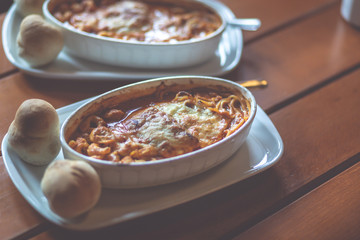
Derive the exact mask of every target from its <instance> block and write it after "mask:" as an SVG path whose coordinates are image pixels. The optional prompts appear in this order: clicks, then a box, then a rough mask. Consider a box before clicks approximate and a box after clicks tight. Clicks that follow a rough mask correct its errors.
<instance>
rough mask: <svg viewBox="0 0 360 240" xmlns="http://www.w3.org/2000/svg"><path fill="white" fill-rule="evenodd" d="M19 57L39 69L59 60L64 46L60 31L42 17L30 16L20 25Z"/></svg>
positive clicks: (18, 39)
mask: <svg viewBox="0 0 360 240" xmlns="http://www.w3.org/2000/svg"><path fill="white" fill-rule="evenodd" d="M17 45H18V50H19V56H20V57H22V58H23V59H24V60H25V61H27V62H28V63H29V65H30V66H32V67H39V66H43V65H46V64H48V63H50V62H52V61H53V60H54V59H56V58H57V56H58V55H59V53H60V51H61V50H62V48H63V46H64V39H63V35H62V32H61V30H60V29H58V28H57V27H55V26H53V25H51V24H50V23H48V22H46V21H45V20H44V19H43V17H41V16H40V15H29V16H27V17H26V18H24V19H23V20H22V22H21V24H20V31H19V33H18V36H17Z"/></svg>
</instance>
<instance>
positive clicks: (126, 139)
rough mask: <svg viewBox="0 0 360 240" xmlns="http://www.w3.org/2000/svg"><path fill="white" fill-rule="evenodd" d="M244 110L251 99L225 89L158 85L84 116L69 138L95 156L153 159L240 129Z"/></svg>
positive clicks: (200, 145)
mask: <svg viewBox="0 0 360 240" xmlns="http://www.w3.org/2000/svg"><path fill="white" fill-rule="evenodd" d="M249 114H250V102H249V101H248V100H247V99H246V98H245V97H244V96H242V95H240V94H238V93H237V94H234V93H231V92H229V91H226V90H225V89H224V90H220V89H210V88H203V87H201V88H200V87H199V88H193V89H189V90H186V91H164V89H162V90H160V91H156V93H154V94H151V95H149V96H144V97H141V98H138V99H135V100H129V101H126V102H122V103H120V104H116V105H114V106H113V107H109V108H107V109H104V110H101V111H98V112H97V113H95V114H91V115H90V116H87V117H86V118H84V119H83V120H82V121H81V123H80V124H79V126H78V127H77V129H76V130H75V132H74V134H72V136H71V137H70V140H69V141H68V144H69V146H70V147H71V148H73V149H74V150H75V151H77V152H79V153H81V154H85V155H87V156H90V157H93V158H96V159H102V160H107V161H113V162H121V163H132V162H143V161H154V160H158V159H164V158H169V157H174V156H178V155H181V154H185V153H189V152H192V151H195V150H198V149H201V148H204V147H206V146H209V145H211V144H213V143H216V142H218V141H220V140H221V139H223V138H226V137H228V136H229V135H231V134H232V133H234V132H235V131H236V130H237V129H239V128H240V127H241V126H242V125H243V124H244V123H245V122H246V121H247V120H248V118H249Z"/></svg>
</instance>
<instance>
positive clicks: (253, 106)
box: [60, 75, 257, 168]
mask: <svg viewBox="0 0 360 240" xmlns="http://www.w3.org/2000/svg"><path fill="white" fill-rule="evenodd" d="M189 78H190V79H204V80H210V81H214V82H215V81H219V82H222V83H226V84H229V86H231V85H233V86H235V87H237V88H239V89H240V90H241V91H242V93H243V95H246V96H244V97H246V98H248V99H249V100H250V104H251V110H250V117H249V119H248V120H247V121H246V122H245V123H244V124H243V125H242V126H241V127H240V128H239V129H237V130H236V131H235V132H234V133H233V134H231V135H230V136H228V137H226V138H223V139H222V140H220V141H218V142H216V143H213V144H211V145H209V146H206V147H204V148H201V149H198V150H195V151H192V152H189V153H185V154H182V155H179V156H175V157H170V158H164V159H159V160H156V161H147V162H136V163H130V164H124V163H119V162H110V161H105V160H99V159H95V158H92V157H89V156H86V155H83V154H80V153H78V152H76V151H75V150H74V149H72V148H71V147H70V146H69V145H68V143H67V141H66V139H65V127H66V125H67V124H68V122H69V121H70V119H71V118H73V117H74V116H75V115H76V113H77V112H78V110H79V109H82V108H84V107H86V106H88V105H91V104H92V103H93V102H94V101H96V100H97V99H99V98H102V97H103V96H106V95H108V94H111V93H113V92H117V91H123V90H124V89H127V88H132V87H134V86H137V85H140V84H146V83H148V82H157V81H158V82H161V81H165V80H175V79H179V80H181V79H189ZM244 93H245V94H244ZM256 108H257V104H256V101H255V97H254V96H253V94H252V93H251V92H250V91H249V90H248V89H247V88H245V87H243V86H241V85H240V84H238V83H235V82H233V81H230V80H226V79H223V78H217V77H206V76H191V75H189V76H174V77H161V78H154V79H149V80H146V81H142V82H138V83H133V84H129V85H125V86H123V87H120V88H116V89H113V90H110V91H108V92H105V93H103V94H100V95H98V96H97V97H95V98H92V99H91V100H90V101H88V102H86V103H84V104H83V105H81V106H80V107H79V108H78V109H76V110H75V111H74V112H73V113H71V114H70V115H69V116H68V118H67V119H66V120H65V121H64V123H63V124H62V126H61V130H60V141H61V145H62V147H63V148H65V149H66V151H69V152H71V154H74V155H75V156H77V157H78V158H79V159H83V160H86V161H89V162H92V163H94V164H100V165H105V166H114V167H122V168H126V167H127V168H129V167H131V168H136V167H144V166H148V165H158V164H163V163H166V162H173V161H176V160H182V159H186V158H187V157H189V156H192V155H196V154H199V153H201V152H204V151H207V149H209V148H212V147H215V146H217V145H220V144H223V143H225V142H227V141H231V140H232V139H233V138H236V135H237V134H240V132H241V131H242V130H243V129H244V128H246V127H247V126H248V125H249V124H250V125H251V124H252V122H253V120H254V118H255V115H256Z"/></svg>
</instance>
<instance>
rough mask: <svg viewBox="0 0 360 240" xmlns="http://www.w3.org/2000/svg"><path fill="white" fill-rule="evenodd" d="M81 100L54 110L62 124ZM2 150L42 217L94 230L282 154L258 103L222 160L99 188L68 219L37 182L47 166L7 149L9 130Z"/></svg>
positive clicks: (217, 185)
mask: <svg viewBox="0 0 360 240" xmlns="http://www.w3.org/2000/svg"><path fill="white" fill-rule="evenodd" d="M84 101H86V100H84ZM84 101H81V102H78V103H74V104H72V105H69V106H66V107H63V108H60V109H58V110H57V112H58V115H59V117H60V122H61V123H62V122H63V121H64V120H65V119H66V117H67V116H68V115H69V114H70V113H71V112H72V111H74V110H75V109H76V108H77V107H79V106H80V105H81V104H83V103H84ZM2 153H3V159H4V162H5V166H6V169H7V171H8V173H9V175H10V178H11V179H12V181H13V183H14V184H15V186H16V187H17V189H18V190H19V192H20V193H21V194H22V195H23V197H24V198H25V199H26V200H27V201H28V202H29V203H30V204H31V205H32V206H33V207H34V208H35V209H36V210H37V211H38V212H39V213H40V214H41V215H42V216H44V217H45V218H46V219H48V220H49V221H51V222H53V223H55V224H57V225H59V226H62V227H65V228H69V229H76V230H92V229H98V228H102V227H106V226H110V225H114V224H117V223H121V222H124V221H127V220H130V219H134V218H138V217H141V216H145V215H147V214H150V213H154V212H157V211H160V210H164V209H167V208H171V207H174V206H176V205H179V204H182V203H185V202H189V201H191V200H194V199H196V198H199V197H202V196H204V195H207V194H209V193H212V192H215V191H217V190H219V189H221V188H224V187H227V186H230V185H232V184H234V183H237V182H239V181H241V180H243V179H245V178H248V177H250V176H252V175H254V174H257V173H259V172H261V171H264V170H265V169H267V168H269V167H270V166H272V165H273V164H275V163H276V162H277V161H278V160H279V158H280V157H281V155H282V153H283V142H282V139H281V137H280V135H279V133H278V131H277V130H276V128H275V126H274V125H273V123H272V122H271V120H270V119H269V117H268V116H267V115H266V114H265V112H264V111H263V110H262V109H261V108H260V107H259V106H258V109H257V114H256V117H255V119H254V122H253V125H252V128H251V131H250V133H249V136H248V138H247V140H246V142H245V143H244V144H243V145H242V147H241V148H240V149H239V150H238V151H237V152H236V153H235V154H234V155H233V156H232V157H231V158H230V159H228V160H226V161H225V162H224V163H222V164H220V165H219V166H217V167H215V168H213V169H211V170H209V171H207V172H205V173H202V174H200V175H197V176H195V177H191V178H188V179H186V180H182V181H179V182H176V183H171V184H166V185H162V186H157V187H151V188H143V189H128V190H110V189H103V191H102V194H101V197H100V200H99V202H98V203H97V205H96V206H95V208H93V209H92V210H91V211H90V212H89V213H88V214H86V215H85V216H82V217H80V218H77V219H72V220H69V219H64V218H61V217H59V216H57V215H56V214H55V213H53V212H52V211H51V209H50V208H49V205H48V202H47V199H46V198H45V196H44V195H43V193H42V191H41V187H40V181H41V178H42V176H43V174H44V171H45V168H46V166H44V167H35V166H31V165H29V164H27V163H25V162H24V161H22V160H21V159H20V158H19V157H18V156H17V155H16V153H14V152H13V151H12V150H11V149H10V148H9V146H8V144H7V135H6V136H5V137H4V139H3V142H2ZM62 158H63V154H62V152H60V153H59V155H58V156H57V158H56V159H55V160H59V159H62Z"/></svg>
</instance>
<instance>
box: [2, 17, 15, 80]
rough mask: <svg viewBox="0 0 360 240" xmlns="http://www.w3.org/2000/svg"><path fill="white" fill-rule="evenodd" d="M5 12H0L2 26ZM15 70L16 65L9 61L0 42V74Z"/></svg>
mask: <svg viewBox="0 0 360 240" xmlns="http://www.w3.org/2000/svg"><path fill="white" fill-rule="evenodd" d="M5 15H6V14H5V13H2V14H0V26H1V28H2V25H3V22H4V18H5ZM0 38H1V39H2V31H1V33H0ZM12 70H15V67H14V66H13V65H12V64H11V63H10V62H9V60H8V59H7V58H6V56H5V52H4V48H3V45H2V44H0V75H2V74H4V73H6V72H9V71H12Z"/></svg>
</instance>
